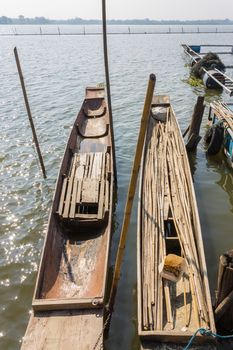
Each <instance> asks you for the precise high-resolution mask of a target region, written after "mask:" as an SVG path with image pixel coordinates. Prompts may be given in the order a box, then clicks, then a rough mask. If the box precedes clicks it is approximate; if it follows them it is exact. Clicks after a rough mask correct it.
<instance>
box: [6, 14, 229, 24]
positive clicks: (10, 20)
mask: <svg viewBox="0 0 233 350" xmlns="http://www.w3.org/2000/svg"><path fill="white" fill-rule="evenodd" d="M107 23H108V24H112V25H233V20H230V19H211V20H151V19H147V18H146V19H125V20H120V19H110V20H108V21H107ZM0 24H1V25H17V24H20V25H30V24H31V25H32V24H37V25H43V24H51V25H54V24H55V25H71V24H76V25H100V24H102V21H101V20H98V19H82V18H78V17H77V18H73V19H67V20H57V19H48V18H45V17H35V18H27V17H24V16H19V17H18V18H10V17H6V16H0Z"/></svg>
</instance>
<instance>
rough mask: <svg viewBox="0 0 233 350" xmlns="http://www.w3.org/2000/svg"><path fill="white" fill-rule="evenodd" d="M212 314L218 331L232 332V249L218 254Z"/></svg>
mask: <svg viewBox="0 0 233 350" xmlns="http://www.w3.org/2000/svg"><path fill="white" fill-rule="evenodd" d="M214 316H215V322H216V328H217V331H218V332H233V249H232V250H230V251H229V252H227V253H225V254H223V255H221V256H220V260H219V271H218V282H217V291H216V304H215V310H214Z"/></svg>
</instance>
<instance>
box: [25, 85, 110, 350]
mask: <svg viewBox="0 0 233 350" xmlns="http://www.w3.org/2000/svg"><path fill="white" fill-rule="evenodd" d="M112 137H113V135H111V128H110V119H109V113H108V109H107V106H106V103H105V99H104V89H102V88H87V89H86V96H85V100H84V102H83V104H82V107H81V110H80V112H79V114H78V116H77V118H76V120H75V123H74V126H73V128H72V131H71V134H70V137H69V140H68V143H67V147H66V150H65V154H64V158H63V161H62V164H61V168H60V173H59V176H58V180H57V185H56V190H55V195H54V200H53V205H52V209H51V213H50V218H49V224H48V230H47V234H46V238H45V244H44V248H43V252H42V258H41V262H40V266H39V271H38V276H37V281H36V287H35V292H34V296H33V302H32V307H33V314H32V316H31V318H30V321H29V324H28V328H27V331H26V335H25V336H24V338H23V344H22V349H77V348H78V349H80V350H82V349H83V350H84V349H85V350H89V349H90V350H92V349H93V348H94V346H95V343H96V341H97V339H98V337H99V336H100V337H99V341H100V342H101V341H102V334H101V332H102V330H103V308H104V298H105V292H106V282H107V272H108V257H109V249H110V238H111V227H112V209H113V186H114V183H113V182H114V181H113V180H114V173H113V172H114V171H113V169H114V168H113V152H114V149H113V147H112Z"/></svg>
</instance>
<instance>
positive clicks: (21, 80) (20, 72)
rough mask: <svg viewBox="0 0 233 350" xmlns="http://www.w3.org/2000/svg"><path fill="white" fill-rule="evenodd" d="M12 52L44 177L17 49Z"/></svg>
mask: <svg viewBox="0 0 233 350" xmlns="http://www.w3.org/2000/svg"><path fill="white" fill-rule="evenodd" d="M14 54H15V61H16V65H17V69H18V73H19V78H20V83H21V86H22V90H23V97H24V102H25V106H26V110H27V114H28V119H29V122H30V126H31V129H32V135H33V140H34V143H35V146H36V150H37V153H38V157H39V161H40V166H41V170H42V173H43V177H44V179H46V171H45V166H44V162H43V158H42V154H41V151H40V146H39V142H38V139H37V135H36V130H35V126H34V123H33V119H32V114H31V109H30V106H29V102H28V97H27V92H26V88H25V84H24V78H23V73H22V69H21V66H20V61H19V56H18V51H17V48H16V47H15V48H14Z"/></svg>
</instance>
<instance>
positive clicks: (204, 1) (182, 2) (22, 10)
mask: <svg viewBox="0 0 233 350" xmlns="http://www.w3.org/2000/svg"><path fill="white" fill-rule="evenodd" d="M101 2H102V1H101V0H65V1H64V0H57V1H51V0H50V1H49V0H1V6H0V16H7V17H18V16H19V15H24V16H25V17H35V16H44V17H46V18H50V19H67V18H74V17H81V18H84V19H100V18H101ZM106 6H107V17H108V18H109V19H113V18H114V19H132V18H138V19H142V18H149V19H156V20H161V19H164V20H167V19H180V20H192V19H225V18H229V19H233V0H221V1H220V2H216V1H214V0H195V1H194V0H106Z"/></svg>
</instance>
